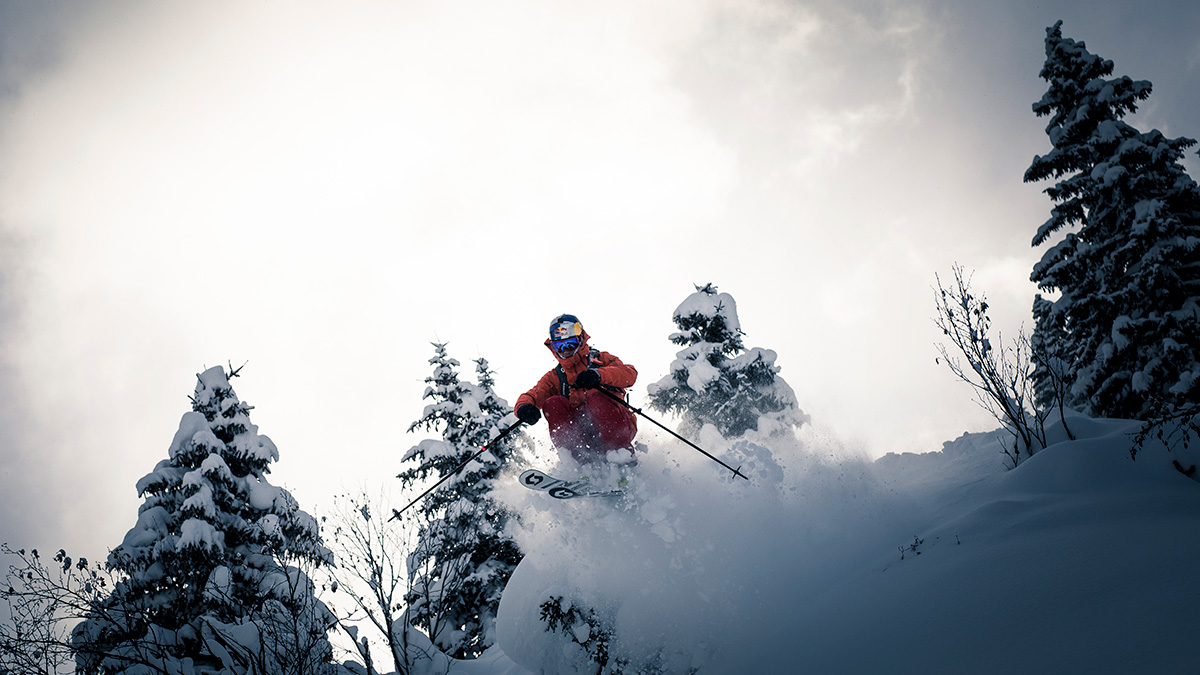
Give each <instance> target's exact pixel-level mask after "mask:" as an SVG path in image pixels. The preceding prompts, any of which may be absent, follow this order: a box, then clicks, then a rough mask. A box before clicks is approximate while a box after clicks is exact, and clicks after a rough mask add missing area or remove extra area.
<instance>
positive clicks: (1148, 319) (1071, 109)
mask: <svg viewBox="0 0 1200 675" xmlns="http://www.w3.org/2000/svg"><path fill="white" fill-rule="evenodd" d="M1112 72H1113V63H1112V61H1109V60H1106V59H1102V58H1100V57H1099V56H1096V55H1095V54H1092V53H1090V52H1088V51H1087V49H1086V47H1085V45H1084V43H1083V42H1076V41H1074V40H1072V39H1070V38H1065V37H1063V35H1062V22H1061V21H1060V22H1058V23H1056V24H1055V25H1054V26H1052V27H1050V28H1048V29H1047V31H1046V62H1045V65H1044V67H1043V68H1042V71H1041V77H1042V78H1043V79H1045V80H1046V81H1047V82H1049V83H1050V86H1049V88H1048V90H1047V91H1046V94H1045V95H1044V96H1043V97H1042V98H1041V100H1039V101H1038V102H1037V103H1035V104H1034V106H1033V111H1034V112H1035V113H1036V114H1037V115H1038V116H1048V117H1049V118H1050V122H1049V124H1048V125H1047V127H1046V132H1047V134H1048V135H1049V137H1050V142H1051V145H1052V146H1053V148H1052V150H1051V151H1050V152H1049V153H1048V154H1046V155H1044V156H1039V157H1035V158H1034V160H1033V163H1032V164H1031V166H1030V167H1029V169H1028V170H1027V171H1026V173H1025V180H1026V181H1027V182H1028V181H1038V180H1044V179H1050V178H1052V179H1054V180H1055V181H1056V182H1055V184H1054V185H1053V186H1051V187H1050V188H1048V189H1047V190H1046V192H1047V194H1049V195H1050V197H1051V199H1052V200H1054V202H1055V203H1056V204H1055V206H1054V208H1053V209H1052V211H1051V217H1050V219H1049V220H1047V221H1046V223H1045V224H1043V225H1042V226H1041V227H1040V228H1039V229H1038V231H1037V235H1036V236H1035V237H1034V239H1033V245H1034V246H1038V245H1041V244H1043V243H1045V242H1046V241H1047V240H1048V239H1049V238H1050V236H1051V235H1052V234H1054V233H1056V232H1058V231H1059V230H1065V229H1068V228H1074V227H1078V230H1077V231H1075V232H1068V233H1067V234H1066V235H1065V236H1064V237H1063V239H1062V240H1061V241H1059V242H1058V243H1057V244H1055V245H1054V246H1052V247H1051V248H1050V249H1049V250H1047V251H1046V253H1045V255H1044V256H1043V257H1042V259H1041V261H1040V262H1039V263H1038V264H1037V265H1035V266H1034V269H1033V273H1032V275H1031V277H1030V278H1031V280H1032V281H1034V282H1036V283H1037V284H1038V286H1039V287H1040V288H1041V289H1043V290H1045V291H1059V292H1061V296H1060V297H1059V298H1058V299H1057V300H1048V299H1046V298H1043V297H1041V296H1039V297H1038V299H1037V300H1035V304H1034V313H1035V320H1036V324H1035V328H1034V337H1035V345H1036V346H1037V347H1038V349H1036V350H1035V352H1034V358H1035V359H1038V365H1039V369H1038V371H1037V373H1036V374H1035V377H1036V378H1037V379H1038V390H1039V392H1047V391H1053V389H1054V387H1055V383H1054V382H1052V381H1051V379H1050V378H1051V377H1052V376H1053V371H1054V369H1053V368H1051V367H1050V366H1051V365H1052V364H1053V363H1061V364H1065V368H1059V369H1058V372H1066V373H1069V374H1070V375H1069V379H1070V381H1069V382H1068V383H1066V384H1067V385H1068V386H1067V404H1068V405H1069V406H1072V407H1074V408H1077V409H1079V410H1080V411H1082V412H1085V413H1087V414H1090V415H1093V416H1100V417H1125V418H1133V419H1149V418H1153V417H1157V416H1161V415H1163V414H1166V413H1169V412H1170V411H1175V410H1179V409H1181V408H1186V407H1188V406H1195V405H1196V404H1197V402H1198V401H1200V386H1198V385H1197V380H1198V378H1200V190H1198V188H1197V185H1196V183H1195V181H1193V180H1192V179H1191V178H1190V177H1189V176H1188V175H1187V174H1186V172H1185V171H1184V169H1183V167H1182V166H1181V165H1180V162H1179V160H1180V158H1181V157H1182V156H1183V152H1184V150H1186V149H1187V148H1189V147H1191V146H1192V145H1194V144H1195V141H1194V140H1192V139H1189V138H1176V139H1168V138H1165V137H1164V136H1163V135H1162V133H1160V132H1159V131H1157V130H1155V131H1150V132H1148V133H1143V132H1140V131H1138V130H1137V129H1135V128H1134V127H1132V126H1130V125H1129V124H1127V123H1126V122H1124V121H1123V120H1122V118H1123V117H1124V116H1125V115H1126V114H1128V113H1130V112H1132V111H1134V110H1135V109H1136V107H1137V102H1138V101H1142V100H1145V99H1146V98H1147V97H1148V96H1149V95H1150V90H1151V85H1150V83H1149V82H1146V81H1134V80H1131V79H1130V78H1128V77H1116V78H1112V77H1109V76H1110V75H1111V74H1112Z"/></svg>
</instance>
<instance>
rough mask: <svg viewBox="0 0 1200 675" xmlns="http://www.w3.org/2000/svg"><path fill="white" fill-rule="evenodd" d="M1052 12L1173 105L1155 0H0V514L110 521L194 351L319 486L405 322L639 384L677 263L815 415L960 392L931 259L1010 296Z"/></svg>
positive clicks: (1006, 322) (1181, 5) (928, 447)
mask: <svg viewBox="0 0 1200 675" xmlns="http://www.w3.org/2000/svg"><path fill="white" fill-rule="evenodd" d="M1060 18H1061V19H1063V20H1064V21H1065V23H1064V32H1065V33H1066V34H1067V35H1068V36H1071V37H1074V38H1076V39H1082V40H1085V41H1086V42H1087V44H1088V47H1089V48H1090V49H1091V50H1092V51H1093V52H1096V53H1098V54H1100V55H1102V56H1104V57H1106V58H1109V59H1112V60H1114V61H1115V62H1116V66H1117V73H1118V74H1127V75H1130V76H1132V77H1134V78H1137V79H1148V80H1150V81H1152V82H1153V83H1154V95H1153V96H1152V98H1151V99H1150V100H1149V101H1148V102H1147V103H1146V104H1145V105H1144V107H1143V109H1142V111H1141V112H1140V113H1139V114H1138V115H1137V116H1136V117H1135V118H1134V119H1133V121H1134V123H1135V124H1136V125H1137V126H1139V127H1140V128H1143V129H1144V130H1148V129H1150V128H1154V127H1157V128H1159V129H1161V130H1162V131H1164V132H1165V133H1167V134H1168V135H1171V136H1180V135H1184V136H1190V137H1198V136H1200V118H1198V117H1197V115H1196V111H1197V110H1200V77H1198V70H1200V3H1194V2H1188V1H1184V0H1181V1H1177V2H1144V1H1141V2H1139V1H1135V0H1129V1H1122V2H1098V1H1087V2H1084V1H1080V2H1034V1H1032V0H1027V1H1022V2H971V3H967V2H950V1H948V0H929V1H927V2H885V1H878V2H867V1H864V2H833V1H830V2H800V1H784V0H667V1H662V2H653V3H646V2H640V1H630V2H620V1H618V2H605V3H568V2H543V1H537V0H521V1H517V2H506V3H496V2H482V1H480V2H440V1H438V2H434V1H427V2H413V1H399V0H397V1H393V2H339V3H328V2H315V1H313V2H282V1H276V0H260V1H257V2H253V3H247V2H170V3H163V2H59V1H55V0H36V1H35V0H0V264H2V267H0V283H2V286H0V303H2V304H0V320H2V324H0V403H2V406H0V425H2V428H0V540H5V541H10V542H12V543H14V544H19V545H32V546H42V547H45V548H50V547H54V548H57V547H59V546H67V547H68V548H72V547H73V548H75V549H76V550H75V551H72V553H74V554H76V555H79V554H83V555H91V556H97V555H100V554H102V553H103V552H104V550H106V549H107V548H110V547H113V546H116V545H117V544H118V543H120V540H121V537H122V536H123V535H124V533H125V531H126V530H127V529H128V528H129V527H130V526H132V525H133V523H134V520H135V517H136V508H137V505H138V504H139V503H140V500H139V499H138V498H137V495H136V492H135V489H134V484H135V482H136V481H137V480H138V479H139V478H140V477H141V476H142V475H144V474H145V473H147V472H149V471H150V470H151V469H153V467H154V465H155V464H156V463H157V462H158V461H160V460H161V459H164V458H165V456H166V450H167V446H168V445H169V443H170V441H171V438H172V436H173V434H174V432H175V429H176V428H177V425H178V422H179V418H180V416H181V415H182V414H183V413H184V412H186V411H187V410H188V409H189V402H188V395H189V394H190V393H191V392H192V390H193V388H194V385H195V374H196V373H197V372H200V371H201V370H203V369H204V368H205V367H206V366H212V365H221V364H226V363H232V364H233V365H234V366H240V365H242V364H243V363H246V366H245V368H244V369H243V370H242V377H241V378H239V379H237V380H235V381H234V385H235V387H236V389H237V391H238V393H239V395H240V396H241V398H242V399H243V400H246V401H248V402H250V403H251V404H252V405H254V406H256V409H255V411H254V413H253V414H252V418H253V420H254V422H255V423H256V424H257V425H258V426H259V429H260V432H261V433H264V434H266V435H268V436H270V437H271V438H272V439H273V440H274V441H275V442H276V443H277V444H278V446H279V448H280V453H281V461H280V462H278V463H277V464H276V466H275V471H274V474H273V476H272V481H273V482H274V483H276V484H281V485H284V486H286V487H288V488H289V489H291V490H292V492H293V494H295V495H296V497H297V498H298V499H299V500H300V503H301V505H302V506H303V507H304V508H306V509H308V510H309V511H310V512H320V511H321V510H322V509H323V508H326V507H328V506H329V502H330V498H331V496H332V495H333V494H334V493H336V492H338V491H339V490H341V489H345V488H350V489H353V488H354V487H355V486H357V485H360V484H363V483H366V484H368V485H370V484H380V483H387V482H388V481H394V480H395V479H394V478H392V476H394V475H395V474H396V473H397V472H398V471H399V470H400V466H399V460H400V456H401V455H402V454H403V452H404V451H405V450H406V449H407V448H409V447H410V446H411V445H413V444H414V443H416V442H417V441H418V440H420V438H422V436H417V435H412V434H407V433H405V430H406V429H407V427H408V425H409V424H410V423H411V422H412V421H413V420H415V419H416V418H417V417H419V416H420V414H421V409H422V406H423V403H422V402H421V400H420V397H421V394H422V392H423V390H424V386H425V385H424V384H423V382H422V380H423V379H424V378H425V377H426V376H427V375H428V374H429V367H428V364H427V363H426V361H427V359H428V358H429V356H430V355H431V353H432V348H431V347H430V345H429V343H430V342H432V341H435V340H440V341H446V342H448V343H449V349H450V353H451V355H452V356H454V357H456V358H458V359H459V360H460V361H462V362H463V363H464V368H465V369H468V370H469V369H470V367H471V365H472V364H470V360H471V359H474V358H478V357H481V356H482V357H486V358H487V359H488V360H489V361H490V362H491V364H492V366H493V367H494V368H495V369H496V370H497V371H498V373H497V388H498V389H499V391H500V393H501V395H502V396H504V397H506V398H507V399H508V400H509V401H510V402H511V401H514V400H515V399H516V397H517V395H518V394H520V393H521V392H522V391H524V390H525V389H527V388H528V387H530V386H531V385H532V384H533V382H534V381H535V380H536V378H537V377H538V376H539V375H540V374H541V373H542V372H544V371H545V370H546V369H547V368H549V367H550V366H551V365H553V362H552V360H551V358H550V356H549V354H548V353H547V352H546V350H545V348H544V347H542V345H541V342H542V340H543V339H544V337H545V329H546V325H547V323H548V321H549V319H550V318H551V317H552V316H554V315H555V314H558V313H560V312H572V313H575V314H577V315H579V316H580V317H581V318H582V320H583V323H584V325H585V326H586V327H587V328H588V330H589V332H590V333H591V334H592V335H593V339H594V341H595V342H596V343H597V344H598V345H599V346H600V347H601V348H603V349H606V350H608V351H611V352H614V353H616V354H617V355H619V356H621V357H622V358H623V359H624V360H626V361H627V362H630V363H632V364H634V365H635V366H636V367H637V368H638V369H639V371H640V373H641V375H640V378H639V384H638V386H637V387H636V388H635V390H634V398H635V401H637V400H639V399H641V398H643V395H644V391H645V385H646V384H649V383H652V382H654V381H656V380H658V379H659V378H661V377H663V376H664V375H665V374H666V373H667V371H668V368H669V365H670V362H671V360H672V359H673V357H674V354H675V351H676V350H677V349H678V348H677V347H676V346H674V345H672V344H670V343H669V342H668V340H667V337H668V335H669V334H670V333H671V332H672V330H673V325H672V324H671V320H670V319H671V312H672V310H673V309H674V308H675V307H676V305H678V304H679V303H680V302H681V301H682V300H683V299H684V298H685V297H686V296H687V295H688V294H689V293H691V292H692V291H693V284H703V283H707V282H712V283H714V284H716V285H717V286H718V287H719V288H720V289H721V290H722V291H725V292H729V293H731V294H732V295H733V296H734V297H735V298H736V299H737V302H738V310H739V313H740V317H741V321H742V326H743V329H744V330H745V332H746V343H747V346H759V347H765V348H769V349H773V350H775V351H776V352H777V353H778V355H779V357H778V364H779V365H780V366H782V369H783V370H782V373H781V375H782V376H783V377H784V378H785V379H786V380H787V381H788V382H789V383H790V384H791V386H792V387H793V388H794V389H795V391H796V394H797V396H798V398H799V401H800V405H801V407H802V408H803V409H804V410H805V411H806V412H807V413H809V414H810V415H811V416H812V418H813V422H814V427H815V428H816V429H818V430H819V431H820V432H821V434H823V435H824V438H825V440H824V441H823V442H824V443H826V444H827V445H829V446H830V447H844V448H846V449H847V450H849V451H852V452H861V453H865V454H867V455H870V456H880V455H883V454H885V453H887V452H906V451H918V452H925V451H932V450H938V449H940V447H941V444H942V442H943V441H946V440H950V439H953V438H955V437H956V436H958V435H959V434H961V433H962V432H963V431H967V430H970V431H984V430H988V429H991V428H994V427H995V424H994V423H992V422H991V420H990V419H989V418H987V417H986V415H985V414H983V413H982V412H981V411H979V410H978V408H977V407H976V406H975V404H974V403H973V402H972V401H971V398H970V392H969V391H968V389H967V388H966V387H965V386H964V385H961V384H960V383H958V382H956V381H955V380H954V379H953V378H952V377H951V376H950V375H949V374H948V373H946V372H944V371H943V370H941V369H939V366H938V365H937V364H936V363H935V362H934V357H935V356H936V351H935V348H934V344H935V343H936V342H937V341H938V339H939V335H938V333H937V332H936V330H934V328H933V324H932V321H931V317H932V314H933V294H932V293H933V292H932V290H931V286H932V285H933V283H934V274H935V273H941V274H942V275H943V276H945V275H946V274H948V273H949V271H950V268H951V265H953V264H954V263H955V262H959V263H962V264H963V265H964V266H966V267H967V268H968V269H973V270H975V271H976V272H975V285H976V287H977V288H978V289H980V290H983V291H986V293H987V294H988V296H989V299H990V300H991V302H992V306H993V308H994V311H995V313H996V320H997V326H998V327H999V328H1000V329H1001V330H1003V331H1004V332H1005V333H1006V334H1009V335H1012V334H1015V333H1016V330H1017V328H1018V326H1019V325H1020V324H1021V323H1022V322H1026V323H1028V315H1029V308H1030V306H1031V303H1032V298H1033V294H1034V292H1035V289H1033V288H1032V286H1031V285H1030V284H1029V283H1028V276H1029V270H1030V267H1031V266H1032V264H1033V262H1034V261H1035V260H1036V259H1037V258H1039V257H1040V255H1041V251H1040V250H1035V249H1032V248H1031V247H1030V240H1031V238H1032V236H1033V233H1034V231H1035V229H1036V228H1037V226H1038V225H1039V224H1041V223H1042V222H1043V221H1044V220H1045V219H1046V217H1047V216H1048V214H1049V209H1050V202H1049V200H1048V198H1047V197H1046V196H1045V195H1044V194H1042V189H1044V187H1045V186H1044V185H1025V184H1023V183H1022V182H1021V176H1022V174H1023V173H1024V171H1025V169H1026V167H1028V165H1029V163H1030V160H1031V159H1032V158H1033V156H1034V155H1035V154H1037V153H1044V152H1046V151H1047V149H1048V147H1049V143H1048V141H1047V139H1046V136H1045V133H1044V125H1045V120H1043V119H1038V118H1036V117H1034V116H1033V114H1032V112H1031V111H1030V106H1031V104H1032V103H1033V102H1034V101H1035V100H1037V99H1038V98H1039V97H1040V96H1041V94H1042V92H1043V91H1044V89H1045V85H1044V83H1043V82H1042V81H1041V80H1039V79H1038V77H1037V73H1038V71H1039V69H1040V67H1041V64H1042V61H1043V59H1044V53H1043V38H1044V35H1045V28H1046V27H1047V26H1048V25H1051V24H1052V23H1053V22H1054V21H1055V20H1057V19H1060ZM1188 168H1189V170H1190V171H1191V173H1192V175H1193V176H1196V175H1198V172H1197V169H1198V168H1200V167H1198V164H1197V162H1196V158H1195V157H1194V156H1193V157H1191V158H1190V159H1189V160H1188ZM542 431H543V432H544V428H543V429H542ZM678 451H680V452H686V451H687V450H686V449H683V448H681V449H679V450H678Z"/></svg>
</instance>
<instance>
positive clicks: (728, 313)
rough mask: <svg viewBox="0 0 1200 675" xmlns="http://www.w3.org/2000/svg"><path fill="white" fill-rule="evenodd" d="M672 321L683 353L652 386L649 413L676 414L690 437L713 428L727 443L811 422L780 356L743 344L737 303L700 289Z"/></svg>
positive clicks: (673, 337)
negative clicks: (785, 377)
mask: <svg viewBox="0 0 1200 675" xmlns="http://www.w3.org/2000/svg"><path fill="white" fill-rule="evenodd" d="M672 319H673V320H674V322H675V325H676V326H677V327H678V328H679V332H677V333H673V334H672V335H671V337H670V339H671V342H674V343H675V344H677V345H680V346H682V347H684V349H683V350H682V351H680V352H679V353H677V354H676V355H675V361H674V362H673V363H672V364H671V372H670V374H668V375H667V376H666V377H664V378H662V379H661V380H659V381H658V382H657V383H655V384H651V385H650V386H649V387H647V392H648V394H649V399H650V406H651V407H652V408H654V409H656V410H661V411H663V412H669V413H673V414H675V415H678V416H679V417H680V418H681V420H682V423H683V429H684V430H685V431H686V432H688V433H695V432H697V431H699V430H700V428H701V427H703V426H704V425H705V424H712V425H713V426H715V427H716V428H717V430H718V431H720V432H721V434H722V435H724V436H725V437H727V438H732V437H735V436H740V435H742V434H744V433H745V432H747V431H750V430H757V431H759V432H760V433H764V434H770V433H774V432H781V431H788V430H791V429H794V428H795V427H799V426H800V425H802V424H804V423H805V422H806V421H807V420H808V416H807V415H805V414H804V413H803V412H801V410H800V408H799V406H798V405H797V403H796V395H795V393H794V392H793V391H792V388H791V387H789V386H788V384H787V382H785V381H784V380H783V378H782V377H779V375H778V373H779V366H776V365H775V358H776V354H775V352H773V351H771V350H769V349H761V348H759V347H753V348H751V349H746V347H745V345H744V344H743V343H742V336H743V335H744V333H742V329H741V324H740V323H739V322H738V315H737V305H736V303H735V302H734V300H733V296H731V295H729V294H728V293H718V292H717V288H716V286H713V285H712V284H705V285H704V286H696V292H695V293H693V294H691V295H690V296H688V297H687V299H686V300H684V301H683V303H682V304H681V305H679V307H678V308H676V309H675V313H674V315H673V317H672Z"/></svg>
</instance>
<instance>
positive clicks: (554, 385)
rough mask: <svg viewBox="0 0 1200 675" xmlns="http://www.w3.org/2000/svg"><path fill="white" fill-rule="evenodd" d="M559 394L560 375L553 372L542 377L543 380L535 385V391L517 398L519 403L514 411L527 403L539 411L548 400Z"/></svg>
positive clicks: (515, 405)
mask: <svg viewBox="0 0 1200 675" xmlns="http://www.w3.org/2000/svg"><path fill="white" fill-rule="evenodd" d="M557 393H559V392H558V375H557V374H555V372H554V371H553V370H551V371H549V372H547V373H546V374H545V375H543V376H542V379H540V380H538V381H537V384H535V385H533V389H530V390H529V391H527V392H525V393H524V394H521V395H520V396H518V397H517V402H516V403H515V404H514V405H513V410H519V409H520V408H521V406H523V405H525V404H526V403H532V404H534V405H536V406H537V407H538V408H539V409H540V408H541V407H542V406H543V405H545V403H546V399H548V398H550V397H551V396H554V395H555V394H557Z"/></svg>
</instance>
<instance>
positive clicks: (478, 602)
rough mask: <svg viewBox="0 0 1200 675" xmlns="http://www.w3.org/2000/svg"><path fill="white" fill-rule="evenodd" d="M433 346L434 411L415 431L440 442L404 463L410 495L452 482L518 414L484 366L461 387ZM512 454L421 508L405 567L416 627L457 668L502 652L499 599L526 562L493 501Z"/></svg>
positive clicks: (503, 450) (503, 452) (463, 476)
mask: <svg viewBox="0 0 1200 675" xmlns="http://www.w3.org/2000/svg"><path fill="white" fill-rule="evenodd" d="M433 346H434V356H433V358H431V359H430V360H429V363H430V364H431V365H432V366H433V374H432V375H431V376H429V377H428V378H426V379H425V381H426V383H428V385H429V386H428V387H427V388H426V389H425V396H424V398H425V399H427V400H429V401H430V403H429V404H428V405H426V406H425V410H424V412H423V414H422V416H421V419H419V420H417V421H416V422H413V423H412V425H411V426H410V427H409V431H410V432H411V431H416V430H418V429H420V430H425V431H437V432H440V434H441V438H440V439H427V440H424V441H421V442H420V443H418V444H417V445H415V446H413V447H412V448H411V449H410V450H409V451H408V452H407V453H406V454H405V455H404V461H406V462H414V463H415V466H413V467H411V468H409V469H407V470H406V471H405V472H404V473H401V474H400V475H399V478H400V480H401V482H402V484H403V485H404V486H405V487H406V488H414V487H416V486H418V485H419V484H420V483H422V482H423V481H424V480H425V479H427V478H429V477H431V476H436V477H438V478H441V477H444V476H446V475H447V474H449V473H450V472H451V471H453V470H454V469H455V468H456V467H457V466H459V465H460V464H462V463H463V462H464V461H466V460H467V458H468V457H470V456H471V455H472V454H474V453H476V452H478V451H479V449H480V448H481V447H483V446H485V445H487V444H488V443H489V441H491V440H492V439H493V438H495V437H496V436H497V435H499V433H500V432H501V431H502V430H503V429H504V428H505V426H506V425H505V424H504V422H505V421H506V420H505V418H507V417H509V416H510V415H511V414H512V408H511V407H510V406H509V405H508V403H507V402H506V401H505V400H504V399H502V398H500V397H499V396H498V395H497V394H496V392H495V391H494V390H493V387H494V385H495V377H494V375H495V374H494V373H493V371H492V370H491V369H490V368H489V366H488V363H487V361H486V360H485V359H478V360H476V361H475V364H476V376H477V382H476V384H471V383H469V382H461V381H459V378H458V371H457V369H458V367H459V362H458V361H456V360H455V359H453V358H451V357H450V356H449V355H448V354H447V352H446V345H445V344H444V343H441V344H439V343H435V344H434V345H433ZM513 449H514V442H513V441H512V440H510V439H505V440H503V441H501V442H498V443H494V444H492V445H490V446H488V450H489V451H488V452H485V453H483V454H482V455H480V456H479V457H478V458H477V459H476V460H475V461H474V462H472V463H471V464H469V465H468V466H467V467H466V468H465V469H463V471H462V472H461V473H460V474H458V475H457V476H455V477H453V478H451V479H450V480H448V481H447V482H446V484H445V485H443V486H442V487H440V488H438V489H437V490H435V491H434V492H433V493H431V494H430V495H429V496H428V497H426V498H425V499H424V500H423V501H422V502H421V504H420V506H419V507H418V508H417V513H418V514H419V520H420V522H421V525H420V528H421V530H420V532H419V534H418V545H417V548H416V551H414V552H413V553H412V554H411V555H410V556H409V559H408V567H409V575H410V577H412V578H413V582H412V584H411V586H412V590H411V591H410V592H409V593H408V595H407V597H406V601H407V602H408V603H409V612H408V616H409V620H410V621H412V622H413V623H414V624H415V625H417V626H418V627H419V628H421V629H422V630H424V631H425V632H426V633H427V634H428V635H429V636H430V638H431V639H432V640H433V642H434V644H436V645H437V646H438V648H439V649H441V650H442V651H443V652H445V653H447V654H450V655H451V656H454V657H456V658H474V657H476V656H478V655H480V654H482V653H483V651H484V650H485V649H487V648H488V647H489V646H491V645H492V644H493V643H494V642H495V623H496V611H497V609H498V608H499V606H500V595H501V593H502V592H503V590H504V586H505V585H506V584H507V583H508V579H509V577H510V576H512V571H513V569H515V568H516V566H517V563H519V562H520V560H521V552H520V550H519V549H518V548H517V545H516V543H515V542H514V541H513V540H512V539H511V538H510V537H509V536H508V535H507V534H506V532H505V529H506V527H507V524H508V519H509V517H510V515H509V514H508V512H506V511H505V510H504V509H503V508H502V507H501V506H500V505H499V504H497V503H496V501H495V500H494V499H492V497H491V496H490V494H491V491H492V488H493V486H494V484H495V481H496V478H497V476H498V475H499V473H500V468H501V465H502V462H503V461H504V460H505V459H506V458H507V457H508V456H509V455H510V454H511V453H512V452H513Z"/></svg>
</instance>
